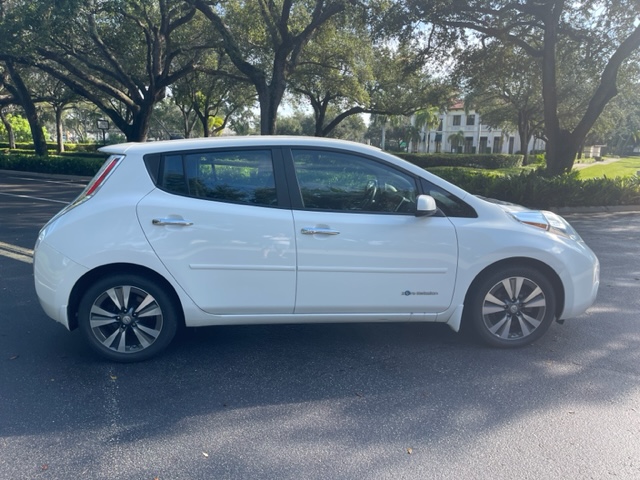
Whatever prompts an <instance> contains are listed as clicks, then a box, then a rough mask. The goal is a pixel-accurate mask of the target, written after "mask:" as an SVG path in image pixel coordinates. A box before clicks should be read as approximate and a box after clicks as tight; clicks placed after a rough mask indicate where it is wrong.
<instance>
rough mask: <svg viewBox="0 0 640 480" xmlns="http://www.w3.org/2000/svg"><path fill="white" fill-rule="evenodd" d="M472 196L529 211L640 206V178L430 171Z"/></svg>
mask: <svg viewBox="0 0 640 480" xmlns="http://www.w3.org/2000/svg"><path fill="white" fill-rule="evenodd" d="M429 171H431V172H433V173H435V174H436V175H438V176H440V177H442V178H444V179H446V180H448V181H450V182H451V183H454V184H456V185H458V186H459V187H461V188H463V189H465V190H467V191H468V192H470V193H473V194H476V195H481V196H483V197H489V198H496V199H498V200H504V201H507V202H512V203H517V204H520V205H524V206H527V207H530V208H551V207H591V206H612V205H640V177H637V176H629V177H616V178H606V177H605V178H592V179H587V180H582V179H580V178H579V177H578V173H577V172H571V173H567V174H564V175H560V176H556V177H545V176H543V175H541V173H540V172H537V171H529V172H522V173H520V174H517V175H505V176H500V175H486V174H483V173H482V172H473V171H469V170H465V169H459V168H452V167H440V168H433V169H429Z"/></svg>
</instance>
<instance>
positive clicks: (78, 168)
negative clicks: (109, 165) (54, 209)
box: [0, 152, 106, 176]
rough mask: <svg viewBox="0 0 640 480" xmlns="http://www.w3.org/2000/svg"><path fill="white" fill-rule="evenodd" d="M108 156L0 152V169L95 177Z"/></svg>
mask: <svg viewBox="0 0 640 480" xmlns="http://www.w3.org/2000/svg"><path fill="white" fill-rule="evenodd" d="M105 159H106V155H104V154H99V157H96V156H93V155H92V156H90V157H87V156H79V155H75V154H64V155H48V156H46V157H39V156H36V155H33V154H31V155H28V154H20V153H6V152H0V169H3V170H20V171H25V172H37V173H56V174H65V175H81V176H93V175H95V174H96V172H97V171H98V170H99V169H100V167H101V166H102V164H103V163H104V161H105Z"/></svg>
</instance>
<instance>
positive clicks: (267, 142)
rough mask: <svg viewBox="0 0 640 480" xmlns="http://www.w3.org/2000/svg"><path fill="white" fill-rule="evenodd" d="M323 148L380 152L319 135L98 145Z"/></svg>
mask: <svg viewBox="0 0 640 480" xmlns="http://www.w3.org/2000/svg"><path fill="white" fill-rule="evenodd" d="M278 146H289V147H324V148H342V149H347V150H351V151H359V152H362V153H373V152H378V153H379V152H380V151H381V150H380V149H379V148H377V147H371V146H369V145H365V144H363V143H356V142H351V141H348V140H337V139H333V138H322V137H304V136H278V135H264V136H262V135H252V136H223V137H208V138H189V139H183V140H162V141H157V142H139V143H136V142H131V143H120V144H116V145H107V146H105V147H102V148H100V149H99V150H100V151H101V152H105V153H110V154H121V155H122V154H136V153H137V154H142V155H145V154H149V153H160V152H171V151H184V150H200V149H207V148H220V147H223V148H224V147H234V148H237V147H246V148H259V147H278Z"/></svg>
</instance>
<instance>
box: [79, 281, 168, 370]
mask: <svg viewBox="0 0 640 480" xmlns="http://www.w3.org/2000/svg"><path fill="white" fill-rule="evenodd" d="M178 318H179V317H178V310H177V308H176V305H175V303H174V302H173V301H172V299H171V297H170V296H169V295H168V294H167V292H166V291H165V289H164V288H162V287H161V286H159V285H157V284H156V283H155V282H153V281H151V280H149V279H148V278H146V277H143V276H138V275H126V274H122V275H113V276H109V277H106V278H103V279H100V280H98V281H97V282H95V283H94V284H92V285H91V286H90V287H89V288H88V289H87V291H86V292H85V294H84V296H83V297H82V300H81V301H80V304H79V307H78V324H79V327H80V330H81V331H82V333H83V335H84V336H85V338H86V339H87V340H88V342H89V345H90V346H91V347H92V348H93V350H95V351H96V352H97V353H98V354H99V355H101V356H102V357H104V358H107V359H109V360H112V361H116V362H136V361H140V360H146V359H148V358H150V357H152V356H154V355H156V354H157V353H159V352H160V351H161V350H163V349H164V348H166V347H167V346H168V345H169V343H170V342H171V340H172V339H173V337H174V335H175V333H176V330H177V327H178Z"/></svg>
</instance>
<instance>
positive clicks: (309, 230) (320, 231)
mask: <svg viewBox="0 0 640 480" xmlns="http://www.w3.org/2000/svg"><path fill="white" fill-rule="evenodd" d="M300 233H302V234H303V235H339V234H340V232H339V231H337V230H332V229H330V228H321V227H306V228H303V229H302V230H300Z"/></svg>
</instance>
